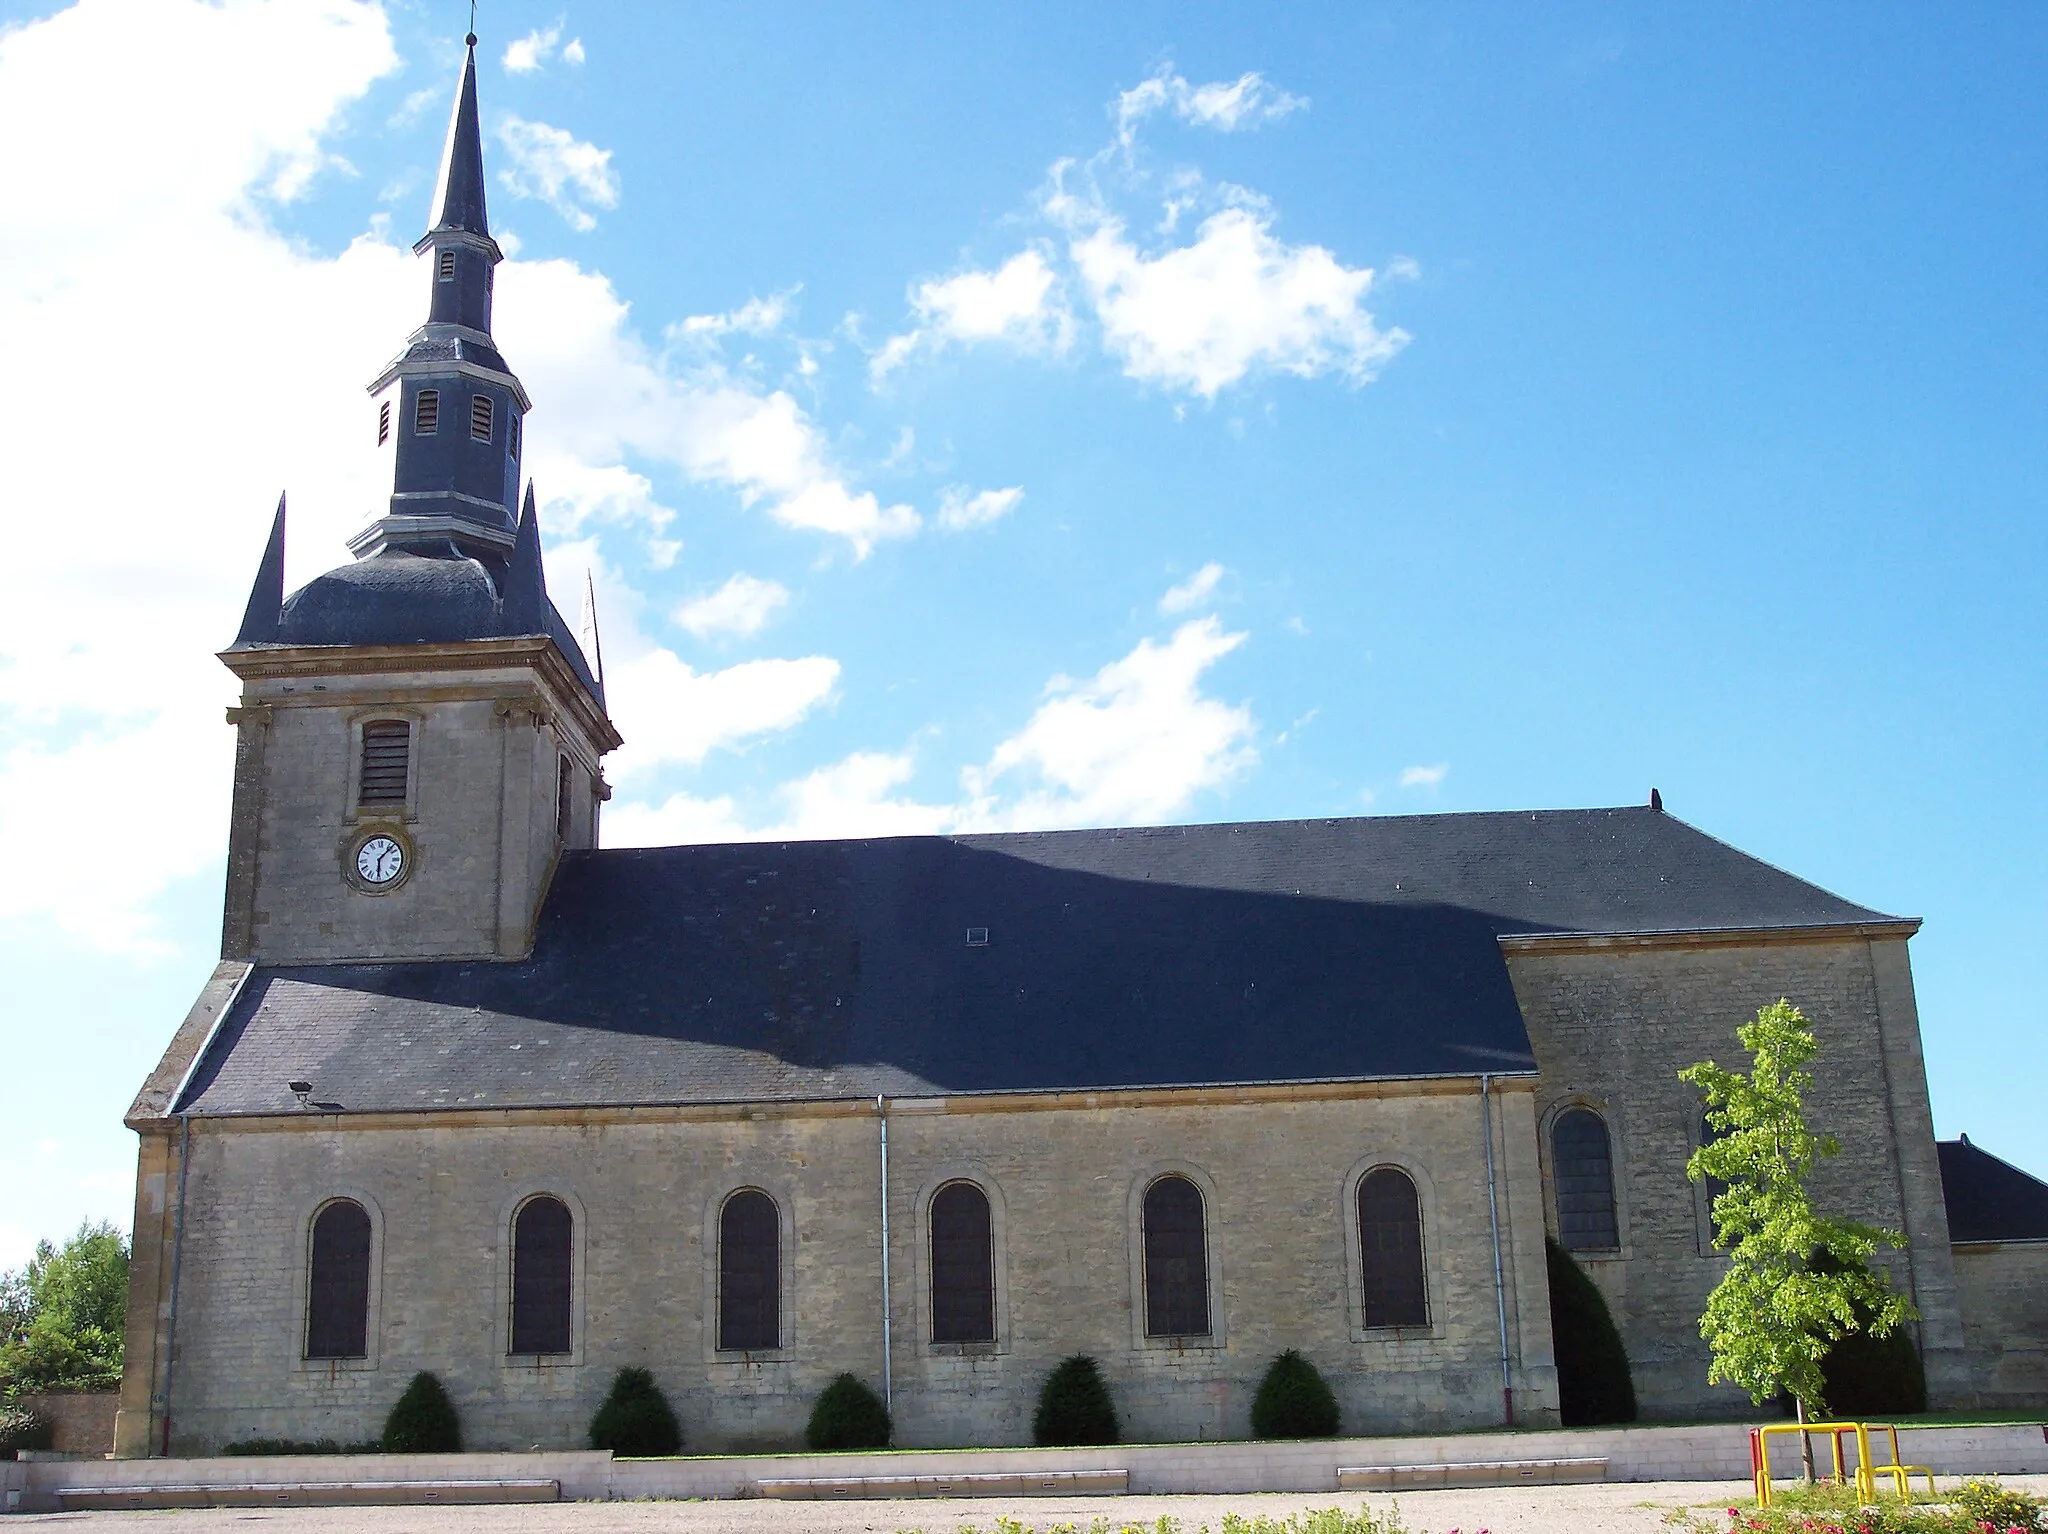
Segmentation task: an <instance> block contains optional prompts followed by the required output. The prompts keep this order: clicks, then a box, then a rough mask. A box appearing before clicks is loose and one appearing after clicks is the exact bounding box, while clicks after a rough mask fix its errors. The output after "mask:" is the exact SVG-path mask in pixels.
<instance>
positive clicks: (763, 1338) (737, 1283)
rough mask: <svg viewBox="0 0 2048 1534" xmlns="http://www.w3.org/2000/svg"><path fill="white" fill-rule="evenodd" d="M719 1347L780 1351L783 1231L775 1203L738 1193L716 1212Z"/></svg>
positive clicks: (760, 1196)
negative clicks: (777, 1349) (778, 1349)
mask: <svg viewBox="0 0 2048 1534" xmlns="http://www.w3.org/2000/svg"><path fill="white" fill-rule="evenodd" d="M718 1346H719V1347H720V1349H722V1350H723V1351H726V1352H748V1353H766V1352H771V1351H773V1350H774V1349H776V1348H779V1347H781V1346H782V1227H781V1217H780V1216H779V1215H778V1214H777V1212H776V1209H775V1200H774V1199H772V1198H770V1197H769V1196H768V1195H767V1194H765V1193H762V1192H759V1191H757V1190H755V1189H753V1188H742V1189H741V1190H740V1191H739V1192H737V1193H735V1194H734V1195H733V1196H732V1197H731V1198H729V1199H727V1200H726V1201H725V1207H724V1208H723V1209H721V1210H719V1212H718Z"/></svg>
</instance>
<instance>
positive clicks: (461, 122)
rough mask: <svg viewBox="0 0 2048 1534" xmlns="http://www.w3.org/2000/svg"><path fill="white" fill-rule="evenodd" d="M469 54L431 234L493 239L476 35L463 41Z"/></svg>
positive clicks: (444, 151)
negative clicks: (479, 120)
mask: <svg viewBox="0 0 2048 1534" xmlns="http://www.w3.org/2000/svg"><path fill="white" fill-rule="evenodd" d="M463 43H464V46H465V48H466V49H467V50H468V52H467V54H466V56H465V57H464V59H463V61H462V81H461V83H460V84H459V85H457V86H456V88H455V110H454V112H453V113H452V114H451V115H450V116H449V119H448V141H447V143H446V144H445V145H444V146H443V147H442V150H441V176H440V179H439V180H438V181H437V182H436V183H435V184H434V201H433V204H432V206H431V207H429V208H428V209H427V217H428V218H430V219H432V220H433V223H432V225H431V228H432V230H434V231H436V232H438V231H441V230H455V229H459V230H462V231H463V232H465V233H467V234H476V235H482V236H483V237H484V238H485V239H489V238H490V234H491V221H490V218H489V217H488V216H487V215H486V213H485V211H484V141H483V131H482V129H481V128H480V127H479V126H478V124H477V111H476V33H475V32H474V31H472V32H471V33H470V34H469V36H468V37H466V38H465V39H463Z"/></svg>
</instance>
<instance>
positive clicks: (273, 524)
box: [234, 490, 284, 649]
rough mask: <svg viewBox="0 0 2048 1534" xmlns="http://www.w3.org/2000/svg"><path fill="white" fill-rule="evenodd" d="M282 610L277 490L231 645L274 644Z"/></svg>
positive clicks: (280, 515)
mask: <svg viewBox="0 0 2048 1534" xmlns="http://www.w3.org/2000/svg"><path fill="white" fill-rule="evenodd" d="M283 613H284V492H283V491H282V490H280V491H279V492H278V494H277V515H276V516H274V517H272V518H271V519H270V541H269V542H268V543H266V544H264V546H263V558H262V560H261V561H260V562H259V563H258V564H257V566H256V580H255V582H254V583H253V584H252V585H251V586H250V587H249V605H248V606H247V607H246V608H244V609H243V610H242V631H241V632H240V633H239V634H237V635H235V643H234V648H236V649H240V648H241V647H242V646H243V645H252V644H276V643H277V642H278V637H279V635H280V633H281V629H280V627H279V623H278V620H279V618H280V617H281V616H282V615H283Z"/></svg>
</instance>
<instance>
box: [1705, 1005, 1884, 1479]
mask: <svg viewBox="0 0 2048 1534" xmlns="http://www.w3.org/2000/svg"><path fill="white" fill-rule="evenodd" d="M1736 1036H1737V1037H1738V1038H1739V1039H1741V1041H1742V1047H1743V1048H1744V1049H1746V1050H1748V1051H1749V1054H1750V1069H1749V1073H1748V1074H1747V1075H1743V1074H1741V1073H1739V1072H1736V1071H1730V1070H1725V1069H1723V1068H1722V1067H1721V1066H1719V1065H1716V1064H1715V1063H1714V1062H1713V1061H1711V1060H1703V1061H1701V1062H1700V1063H1699V1064H1697V1065H1691V1066H1687V1067H1686V1068H1685V1069H1684V1070H1682V1071H1680V1072H1679V1073H1678V1074H1679V1078H1680V1079H1681V1080H1683V1081H1687V1082H1689V1083H1691V1084H1692V1085H1693V1086H1695V1087H1697V1088H1698V1089H1699V1090H1700V1092H1701V1094H1702V1095H1704V1096H1705V1098H1706V1100H1707V1122H1708V1124H1709V1125H1710V1126H1711V1127H1712V1128H1713V1129H1714V1131H1715V1133H1716V1134H1717V1136H1718V1138H1716V1139H1714V1140H1712V1141H1710V1142H1709V1143H1708V1144H1705V1145H1702V1146H1701V1147H1700V1148H1699V1149H1698V1150H1697V1151H1695V1152H1694V1153H1693V1156H1692V1160H1691V1161H1689V1162H1688V1163H1687V1164H1686V1169H1685V1173H1686V1176H1687V1177H1689V1178H1691V1179H1692V1180H1693V1181H1695V1182H1700V1181H1704V1180H1706V1179H1709V1178H1711V1179H1713V1180H1714V1181H1715V1182H1719V1183H1723V1184H1725V1185H1726V1186H1725V1187H1724V1188H1723V1189H1722V1191H1721V1192H1720V1193H1718V1194H1717V1195H1716V1196H1715V1198H1714V1211H1713V1212H1714V1245H1715V1246H1716V1247H1717V1248H1718V1249H1720V1250H1722V1251H1725V1252H1727V1253H1728V1257H1729V1267H1728V1272H1727V1275H1726V1276H1725V1277H1723V1278H1722V1280H1721V1282H1720V1283H1719V1284H1718V1285H1717V1286H1716V1287H1715V1289H1714V1292H1713V1294H1712V1295H1711V1296H1710V1297H1709V1298H1708V1300H1707V1310H1706V1314H1705V1315H1703V1316H1701V1317H1700V1335H1701V1336H1702V1337H1704V1338H1705V1339H1706V1340H1707V1341H1708V1342H1709V1343H1710V1344H1712V1346H1713V1350H1714V1357H1713V1362H1712V1363H1711V1364H1710V1365H1709V1366H1708V1369H1707V1379H1708V1381H1709V1382H1720V1381H1724V1380H1725V1381H1727V1382H1729V1383H1731V1384H1735V1385H1740V1386H1741V1387H1742V1388H1743V1389H1745V1390H1747V1391H1748V1392H1749V1398H1750V1400H1752V1401H1754V1402H1755V1403H1756V1404H1757V1405H1759V1406H1761V1405H1762V1404H1763V1403H1764V1402H1765V1401H1768V1400H1770V1399H1771V1398H1772V1397H1773V1396H1777V1395H1780V1394H1787V1395H1790V1396H1791V1397H1792V1399H1793V1401H1794V1402H1795V1403H1796V1405H1797V1407H1798V1412H1799V1420H1800V1421H1802V1422H1805V1421H1809V1420H1811V1418H1812V1416H1813V1415H1814V1414H1816V1413H1819V1412H1824V1411H1825V1410H1826V1409H1827V1402H1826V1399H1825V1397H1826V1382H1825V1379H1824V1378H1823V1375H1822V1369H1821V1362H1822V1360H1823V1359H1824V1358H1826V1357H1827V1353H1828V1349H1829V1347H1830V1346H1831V1345H1832V1344H1833V1343H1834V1342H1835V1340H1836V1339H1837V1338H1840V1337H1843V1336H1845V1335H1847V1334H1849V1333H1851V1332H1857V1331H1861V1332H1865V1333H1868V1334H1869V1335H1871V1336H1875V1337H1884V1336H1888V1335H1890V1333H1891V1332H1892V1330H1893V1329H1894V1328H1895V1327H1897V1326H1899V1325H1900V1324H1901V1323H1902V1322H1905V1321H1907V1320H1909V1319H1911V1318H1912V1317H1913V1316H1914V1315H1915V1312H1914V1310H1913V1307H1912V1305H1911V1304H1910V1303H1909V1302H1908V1301H1907V1299H1906V1297H1905V1296H1904V1295H1902V1294H1897V1293H1894V1292H1893V1290H1892V1289H1891V1286H1890V1285H1889V1284H1887V1283H1886V1282H1885V1280H1884V1278H1883V1277H1882V1276H1881V1275H1879V1274H1877V1273H1874V1272H1872V1271H1871V1269H1870V1267H1869V1259H1870V1256H1871V1254H1872V1253H1873V1252H1875V1251H1876V1250H1877V1249H1878V1247H1880V1246H1889V1247H1897V1246H1899V1245H1901V1244H1902V1242H1903V1239H1904V1238H1903V1237H1901V1236H1900V1235H1899V1233H1898V1232H1897V1231H1892V1230H1882V1229H1879V1228H1878V1227H1877V1226H1874V1225H1865V1224H1862V1223H1860V1222H1858V1221H1855V1220H1843V1219H1836V1218H1834V1217H1833V1216H1830V1215H1824V1214H1821V1213H1820V1212H1819V1211H1818V1210H1816V1209H1815V1208H1814V1206H1813V1198H1812V1195H1811V1194H1810V1193H1809V1192H1808V1190H1807V1185H1806V1184H1807V1179H1808V1178H1809V1177H1810V1176H1811V1175H1812V1172H1813V1169H1814V1166H1815V1165H1816V1163H1818V1162H1819V1161H1820V1159H1821V1158H1823V1157H1827V1156H1836V1155H1839V1154H1841V1149H1842V1147H1841V1145H1840V1144H1839V1143H1838V1142H1837V1141H1836V1140H1835V1138H1834V1136H1832V1135H1823V1134H1816V1133H1814V1132H1813V1131H1812V1130H1811V1129H1809V1128H1808V1127H1807V1123H1806V1108H1805V1099H1806V1093H1807V1091H1808V1090H1809V1089H1810V1088H1811V1087H1812V1086H1813V1076H1812V1073H1811V1072H1809V1071H1807V1070H1806V1069H1805V1067H1806V1065H1807V1063H1808V1062H1809V1061H1811V1060H1812V1059H1813V1058H1814V1056H1816V1055H1817V1054H1819V1053H1820V1041H1819V1040H1817V1039H1816V1038H1815V1037H1814V1034H1813V1029H1812V1027H1811V1026H1810V1025H1809V1024H1808V1023H1807V1020H1806V1018H1805V1016H1804V1015H1803V1014H1802V1013H1801V1012H1800V1010H1799V1009H1798V1008H1797V1007H1795V1006H1793V1005H1792V1004H1791V1002H1789V1001H1785V1000H1782V999H1781V1000H1779V1001H1776V1002H1773V1003H1772V1004H1771V1005H1770V1006H1768V1007H1765V1008H1764V1009H1763V1010H1762V1011H1760V1012H1759V1013H1757V1015H1756V1017H1755V1019H1754V1020H1753V1021H1751V1022H1747V1023H1744V1024H1743V1025H1742V1027H1741V1028H1739V1029H1738V1030H1736ZM1822 1253H1825V1254H1826V1257H1825V1259H1820V1254H1822ZM1817 1259H1819V1260H1817ZM1811 1473H1812V1471H1811V1461H1810V1460H1809V1462H1808V1474H1809V1475H1811Z"/></svg>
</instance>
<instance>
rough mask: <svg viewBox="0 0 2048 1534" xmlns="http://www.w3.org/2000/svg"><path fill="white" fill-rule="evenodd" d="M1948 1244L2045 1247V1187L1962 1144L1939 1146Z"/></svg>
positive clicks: (2047, 1201) (2047, 1217)
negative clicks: (2034, 1244)
mask: <svg viewBox="0 0 2048 1534" xmlns="http://www.w3.org/2000/svg"><path fill="white" fill-rule="evenodd" d="M1934 1148H1935V1150H1936V1151H1937V1152H1939V1153H1940V1156H1941V1194H1942V1201H1943V1203H1945V1204H1946V1205H1947V1206H1948V1238H1949V1240H1951V1241H2048V1182H2043V1181H2041V1179H2040V1178H2038V1177H2033V1176H2030V1175H2029V1174H2027V1173H2025V1172H2022V1171H2021V1170H2020V1169H2019V1168H2018V1167H2016V1166H2014V1165H2013V1164H2012V1163H2011V1162H2009V1161H2001V1160H1999V1158H1998V1157H1996V1156H1994V1155H1992V1154H1991V1153H1990V1152H1989V1151H1987V1150H1984V1149H1982V1148H1980V1147H1978V1146H1975V1145H1972V1144H1971V1143H1970V1137H1969V1136H1968V1135H1964V1136H1963V1137H1962V1138H1961V1139H1960V1140H1938V1141H1936V1142H1935V1146H1934Z"/></svg>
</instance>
